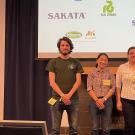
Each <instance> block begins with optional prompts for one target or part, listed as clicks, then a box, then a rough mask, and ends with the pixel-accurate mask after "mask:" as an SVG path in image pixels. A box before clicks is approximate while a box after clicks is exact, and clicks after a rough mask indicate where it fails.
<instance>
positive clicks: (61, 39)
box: [57, 37, 74, 51]
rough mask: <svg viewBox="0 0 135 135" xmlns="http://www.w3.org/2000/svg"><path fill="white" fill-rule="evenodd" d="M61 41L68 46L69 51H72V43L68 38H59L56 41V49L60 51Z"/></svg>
mask: <svg viewBox="0 0 135 135" xmlns="http://www.w3.org/2000/svg"><path fill="white" fill-rule="evenodd" d="M61 41H66V42H67V43H68V44H69V45H70V50H71V51H72V50H73V48H74V46H73V43H72V41H71V40H70V39H69V38H68V37H62V38H60V39H59V40H58V42H57V47H58V49H59V50H60V44H61Z"/></svg>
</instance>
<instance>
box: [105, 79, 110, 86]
mask: <svg viewBox="0 0 135 135" xmlns="http://www.w3.org/2000/svg"><path fill="white" fill-rule="evenodd" d="M103 85H105V86H110V85H111V81H110V80H103Z"/></svg>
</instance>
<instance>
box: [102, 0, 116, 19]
mask: <svg viewBox="0 0 135 135" xmlns="http://www.w3.org/2000/svg"><path fill="white" fill-rule="evenodd" d="M101 16H116V13H114V5H113V2H112V0H106V4H105V5H104V6H103V8H102V13H101Z"/></svg>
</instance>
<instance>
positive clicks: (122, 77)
mask: <svg viewBox="0 0 135 135" xmlns="http://www.w3.org/2000/svg"><path fill="white" fill-rule="evenodd" d="M116 87H117V88H120V89H121V97H122V98H126V99H129V100H135V71H133V70H131V69H130V68H129V62H127V63H125V64H122V65H120V67H119V68H118V70H117V73H116Z"/></svg>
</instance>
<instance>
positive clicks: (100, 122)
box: [89, 98, 112, 135]
mask: <svg viewBox="0 0 135 135" xmlns="http://www.w3.org/2000/svg"><path fill="white" fill-rule="evenodd" d="M89 110H90V116H91V119H92V130H91V135H99V129H101V130H102V133H103V135H110V124H111V114H112V98H109V99H108V100H107V101H106V102H105V108H104V109H103V110H99V109H98V107H97V106H96V103H95V101H93V100H92V99H90V101H89Z"/></svg>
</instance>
